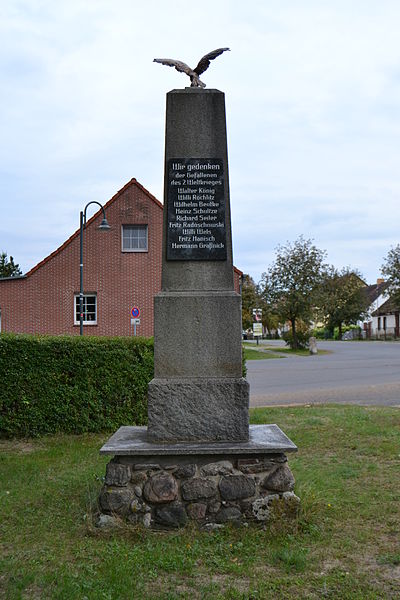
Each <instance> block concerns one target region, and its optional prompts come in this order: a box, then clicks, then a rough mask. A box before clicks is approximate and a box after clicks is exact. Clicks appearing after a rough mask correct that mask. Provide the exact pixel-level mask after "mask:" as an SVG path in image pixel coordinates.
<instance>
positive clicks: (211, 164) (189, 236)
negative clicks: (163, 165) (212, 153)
mask: <svg viewBox="0 0 400 600" xmlns="http://www.w3.org/2000/svg"><path fill="white" fill-rule="evenodd" d="M167 169H168V209H167V210H168V213H167V216H168V223H167V260H226V231H225V194H224V172H223V161H222V160H221V159H219V158H173V159H170V160H169V161H168V165H167Z"/></svg>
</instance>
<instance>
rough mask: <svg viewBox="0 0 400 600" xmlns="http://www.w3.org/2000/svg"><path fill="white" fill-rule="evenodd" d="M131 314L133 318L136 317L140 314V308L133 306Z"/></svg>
mask: <svg viewBox="0 0 400 600" xmlns="http://www.w3.org/2000/svg"><path fill="white" fill-rule="evenodd" d="M131 315H132V317H133V318H134V319H137V318H138V317H139V316H140V308H139V307H137V306H134V307H133V308H132V310H131Z"/></svg>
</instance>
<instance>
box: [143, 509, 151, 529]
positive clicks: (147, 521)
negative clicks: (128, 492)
mask: <svg viewBox="0 0 400 600" xmlns="http://www.w3.org/2000/svg"><path fill="white" fill-rule="evenodd" d="M143 525H144V526H145V527H146V528H147V529H148V528H149V527H151V513H149V512H148V513H146V514H145V515H144V517H143Z"/></svg>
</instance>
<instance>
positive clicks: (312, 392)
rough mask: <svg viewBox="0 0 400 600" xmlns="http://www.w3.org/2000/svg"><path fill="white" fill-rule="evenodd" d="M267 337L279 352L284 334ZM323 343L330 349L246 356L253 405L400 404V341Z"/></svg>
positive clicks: (323, 345) (323, 347) (321, 343)
mask: <svg viewBox="0 0 400 600" xmlns="http://www.w3.org/2000/svg"><path fill="white" fill-rule="evenodd" d="M264 343H265V342H264ZM267 343H268V345H274V346H276V350H277V351H278V352H279V346H281V347H283V346H284V344H283V342H281V341H280V340H277V341H275V340H274V341H272V342H271V341H268V342H267ZM318 348H320V349H324V350H329V351H330V354H319V355H317V356H295V355H293V356H286V357H285V358H281V359H274V360H272V359H271V360H249V361H247V379H248V381H249V383H250V405H251V406H268V405H273V404H275V405H279V404H307V403H319V402H322V403H325V402H339V403H352V404H364V405H373V404H376V405H386V406H399V407H400V342H318Z"/></svg>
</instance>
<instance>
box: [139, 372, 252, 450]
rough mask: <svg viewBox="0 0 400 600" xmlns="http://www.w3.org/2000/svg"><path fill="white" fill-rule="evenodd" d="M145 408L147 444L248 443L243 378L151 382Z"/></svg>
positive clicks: (247, 395)
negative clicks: (189, 442) (147, 415)
mask: <svg viewBox="0 0 400 600" xmlns="http://www.w3.org/2000/svg"><path fill="white" fill-rule="evenodd" d="M148 407H149V410H148V413H149V427H148V432H147V439H148V440H149V441H150V442H159V441H161V442H171V443H173V442H186V441H188V440H197V441H212V442H221V441H225V440H226V441H234V442H246V441H247V440H248V439H249V426H248V422H249V384H248V382H247V381H246V379H244V378H243V377H237V378H234V377H225V378H223V377H209V378H206V377H186V378H179V377H168V378H165V379H161V378H155V379H153V380H152V381H150V383H149V387H148Z"/></svg>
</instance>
